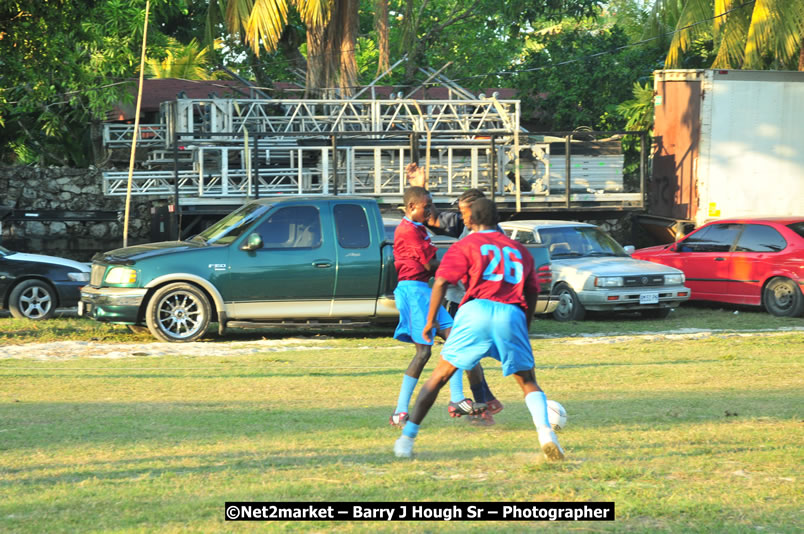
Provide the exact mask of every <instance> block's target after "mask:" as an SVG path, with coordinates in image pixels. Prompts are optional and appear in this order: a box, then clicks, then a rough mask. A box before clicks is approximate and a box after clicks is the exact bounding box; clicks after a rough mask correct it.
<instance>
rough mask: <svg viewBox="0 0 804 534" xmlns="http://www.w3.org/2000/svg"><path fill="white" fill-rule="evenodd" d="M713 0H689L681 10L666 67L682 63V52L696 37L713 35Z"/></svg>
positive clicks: (674, 66) (673, 66)
mask: <svg viewBox="0 0 804 534" xmlns="http://www.w3.org/2000/svg"><path fill="white" fill-rule="evenodd" d="M713 8H714V6H713V0H688V2H687V3H686V4H685V5H684V9H683V10H682V11H681V15H680V16H679V19H678V24H677V25H676V30H677V31H676V33H675V35H673V40H672V41H671V43H670V50H668V52H667V59H665V62H664V64H665V67H666V68H670V69H672V68H676V67H679V66H680V65H681V53H682V52H685V51H686V50H688V49H689V47H690V45H691V44H692V43H693V41H694V40H695V39H696V38H699V37H703V36H708V35H711V28H712V25H711V23H709V20H710V19H711V18H712V12H713Z"/></svg>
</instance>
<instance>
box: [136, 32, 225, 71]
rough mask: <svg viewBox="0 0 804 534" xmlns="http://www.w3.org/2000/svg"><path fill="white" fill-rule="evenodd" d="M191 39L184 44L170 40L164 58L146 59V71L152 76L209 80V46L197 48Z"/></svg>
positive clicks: (196, 42) (196, 44)
mask: <svg viewBox="0 0 804 534" xmlns="http://www.w3.org/2000/svg"><path fill="white" fill-rule="evenodd" d="M199 46H200V45H199V44H198V41H196V40H195V39H193V40H192V41H190V42H189V43H188V44H186V45H182V44H180V43H179V42H178V41H176V40H175V39H171V40H170V44H169V46H168V49H167V55H166V56H165V59H163V60H161V61H160V60H158V59H148V62H147V64H146V67H145V69H146V72H147V73H148V74H149V75H151V76H153V77H154V78H184V79H185V80H209V79H211V78H212V77H211V76H210V74H209V71H208V70H207V68H206V67H207V65H208V63H209V48H208V47H204V48H199Z"/></svg>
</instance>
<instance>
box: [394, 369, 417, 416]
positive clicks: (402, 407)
mask: <svg viewBox="0 0 804 534" xmlns="http://www.w3.org/2000/svg"><path fill="white" fill-rule="evenodd" d="M418 381H419V379H418V378H413V377H412V376H408V375H405V376H403V377H402V389H400V390H399V398H398V399H397V401H396V413H400V412H405V413H407V412H408V406H409V405H410V398H411V397H412V396H413V390H414V389H416V383H417V382H418Z"/></svg>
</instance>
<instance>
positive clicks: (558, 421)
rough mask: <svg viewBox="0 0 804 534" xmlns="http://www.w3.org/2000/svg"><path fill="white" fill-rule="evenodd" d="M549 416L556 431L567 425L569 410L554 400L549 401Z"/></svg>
mask: <svg viewBox="0 0 804 534" xmlns="http://www.w3.org/2000/svg"><path fill="white" fill-rule="evenodd" d="M547 418H548V420H549V421H550V426H551V427H553V430H555V431H556V432H558V431H559V430H562V429H564V428H566V426H567V410H565V409H564V407H563V406H561V405H560V404H559V403H557V402H556V401H554V400H548V401H547Z"/></svg>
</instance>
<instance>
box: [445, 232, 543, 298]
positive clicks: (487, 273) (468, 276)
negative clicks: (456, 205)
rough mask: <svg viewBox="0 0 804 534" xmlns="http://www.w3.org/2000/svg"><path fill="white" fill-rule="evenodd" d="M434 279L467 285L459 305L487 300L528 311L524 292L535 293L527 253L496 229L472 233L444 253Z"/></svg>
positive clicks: (529, 256)
mask: <svg viewBox="0 0 804 534" xmlns="http://www.w3.org/2000/svg"><path fill="white" fill-rule="evenodd" d="M436 277H440V278H445V279H446V280H447V281H448V282H449V283H450V284H456V283H457V282H459V281H460V282H463V284H464V286H466V295H464V297H463V300H462V301H461V304H463V303H464V302H466V301H468V300H471V299H488V300H493V301H496V302H502V303H505V304H516V305H518V306H521V307H522V309H524V310H525V311H527V307H528V306H527V303H526V301H525V293H526V292H527V293H538V292H539V282H538V280H537V278H536V271H535V270H534V268H533V256H531V255H530V252H528V250H527V249H526V248H525V247H523V246H522V245H520V244H519V243H517V242H516V241H514V240H512V239H509V238H508V237H506V236H505V235H504V234H502V233H500V232H498V231H496V230H484V231H481V232H474V233H472V234H469V235H468V236H466V237H464V238H463V239H461V240H460V241H458V242H457V243H455V244H454V245H452V246H451V247H449V249H448V250H447V253H446V254H445V255H444V259H442V260H441V265H440V266H439V267H438V271H437V272H436Z"/></svg>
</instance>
